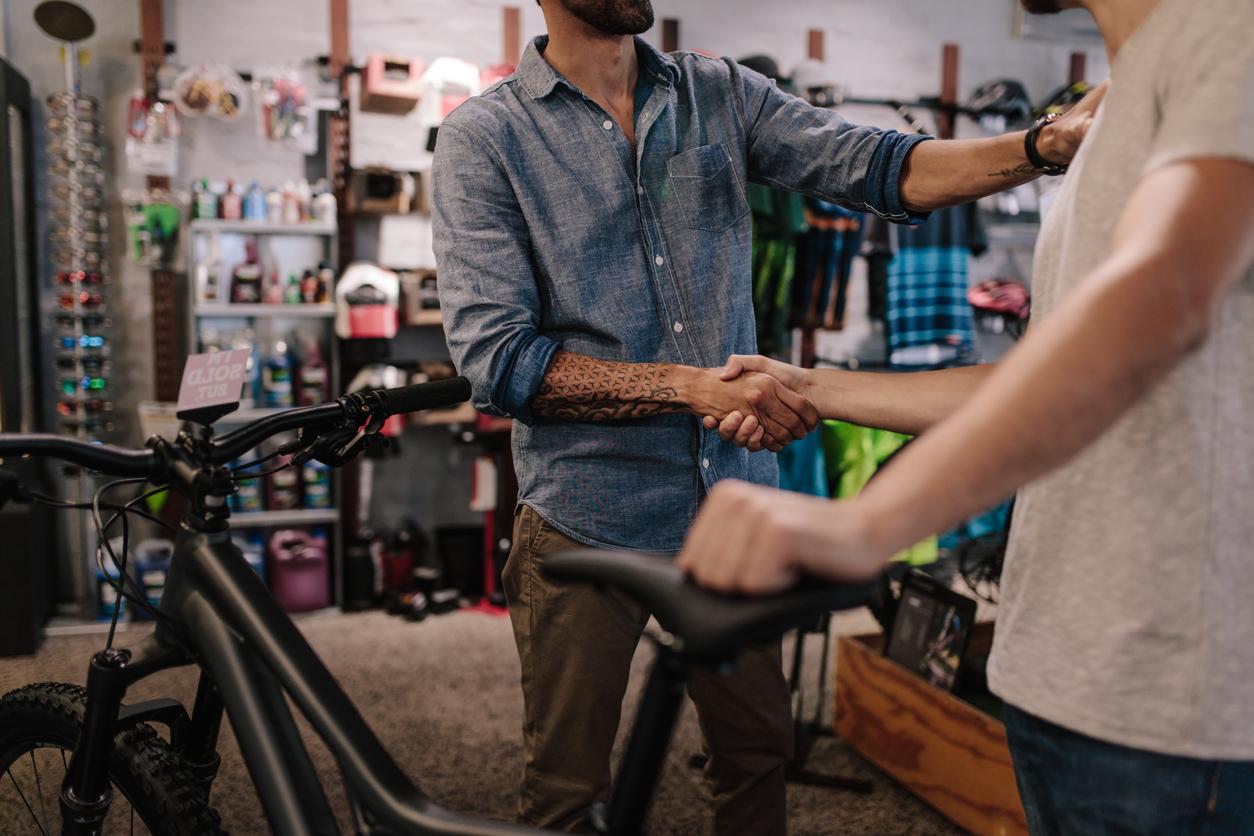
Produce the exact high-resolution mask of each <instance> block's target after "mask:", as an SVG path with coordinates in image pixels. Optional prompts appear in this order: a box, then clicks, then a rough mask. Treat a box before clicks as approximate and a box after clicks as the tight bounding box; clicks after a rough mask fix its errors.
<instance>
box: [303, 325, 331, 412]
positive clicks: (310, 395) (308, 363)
mask: <svg viewBox="0 0 1254 836" xmlns="http://www.w3.org/2000/svg"><path fill="white" fill-rule="evenodd" d="M303 355H304V356H303V357H302V360H301V364H300V372H299V374H298V375H297V386H296V403H297V404H298V405H300V406H317V405H318V404H320V403H322V402H324V401H325V400H326V399H327V378H328V375H327V362H326V360H324V359H323V357H322V348H321V346H319V345H318V341H317V340H309V341H307V342H306V343H305V346H304V352H303Z"/></svg>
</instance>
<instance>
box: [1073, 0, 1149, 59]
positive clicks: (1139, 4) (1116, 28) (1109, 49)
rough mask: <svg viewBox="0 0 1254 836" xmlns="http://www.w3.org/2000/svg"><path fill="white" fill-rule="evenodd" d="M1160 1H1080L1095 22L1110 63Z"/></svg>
mask: <svg viewBox="0 0 1254 836" xmlns="http://www.w3.org/2000/svg"><path fill="white" fill-rule="evenodd" d="M1160 2H1162V0H1080V5H1081V6H1083V7H1084V8H1086V9H1088V11H1089V14H1091V15H1093V19H1094V20H1096V21H1097V28H1098V30H1099V31H1100V32H1101V33H1102V40H1104V41H1105V42H1106V55H1107V57H1109V58H1110V60H1111V61H1114V60H1115V56H1116V55H1118V54H1119V50H1120V49H1122V48H1123V45H1124V44H1125V43H1127V42H1128V38H1130V37H1132V33H1133V32H1135V31H1136V30H1137V29H1139V28H1140V26H1141V24H1142V23H1144V22H1145V18H1147V17H1149V15H1150V12H1152V11H1154V7H1156V6H1157V5H1158V4H1159V3H1160Z"/></svg>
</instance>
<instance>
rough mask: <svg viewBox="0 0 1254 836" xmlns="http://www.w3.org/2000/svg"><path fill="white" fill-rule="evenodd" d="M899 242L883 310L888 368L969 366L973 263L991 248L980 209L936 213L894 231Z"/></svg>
mask: <svg viewBox="0 0 1254 836" xmlns="http://www.w3.org/2000/svg"><path fill="white" fill-rule="evenodd" d="M895 238H896V254H895V255H894V257H893V259H892V261H891V262H890V263H889V265H888V294H887V309H886V311H885V318H886V322H887V329H888V346H889V364H890V365H891V366H893V367H895V368H910V369H918V368H935V367H940V366H948V365H959V364H962V363H965V362H970V361H971V358H972V356H973V354H974V349H975V324H974V319H973V317H972V314H971V305H970V303H969V302H968V301H967V286H968V283H969V282H968V272H969V266H970V259H971V256H972V255H980V254H981V253H983V252H984V251H985V250H986V249H987V248H988V242H987V239H986V237H985V232H984V225H983V223H982V221H981V220H980V214H979V209H978V208H977V206H976V204H974V203H969V204H967V205H965V206H955V207H950V208H947V209H942V210H940V211H938V212H934V213H933V214H932V217H931V218H930V219H929V220H928V221H927V222H926V223H924V224H920V225H918V226H913V227H900V228H898V229H896V230H895Z"/></svg>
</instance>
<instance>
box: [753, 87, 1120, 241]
mask: <svg viewBox="0 0 1254 836" xmlns="http://www.w3.org/2000/svg"><path fill="white" fill-rule="evenodd" d="M731 72H732V85H733V90H734V94H733V103H734V104H735V105H736V107H737V109H738V111H739V113H740V114H741V118H742V119H743V121H744V127H745V135H746V136H745V140H746V143H747V151H748V169H749V178H750V179H751V180H753V181H754V182H758V183H763V184H765V185H768V186H774V187H777V188H783V189H787V190H790V191H796V192H802V193H805V194H811V195H815V196H817V197H820V198H822V199H824V200H827V201H830V202H833V203H839V204H842V205H844V206H847V207H849V208H852V209H856V210H858V211H869V212H875V213H876V214H878V215H880V216H881V217H884V218H888V219H889V220H893V221H897V222H910V223H917V222H919V221H922V220H923V219H924V217H925V216H926V213H927V212H929V211H931V210H933V209H939V208H942V207H944V206H952V205H955V204H960V203H968V202H970V201H972V200H974V199H976V198H979V197H983V196H984V195H988V194H993V193H995V192H999V191H1002V190H1003V189H1007V188H1010V187H1011V186H1016V185H1018V184H1020V183H1025V182H1027V181H1029V180H1032V179H1034V178H1035V177H1037V176H1038V175H1037V173H1036V171H1035V170H1034V169H1033V168H1032V167H1031V166H1030V165H1029V164H1028V161H1027V155H1026V153H1025V152H1024V147H1023V138H1024V133H1025V132H1023V131H1019V132H1016V133H1010V134H1005V135H1003V136H999V137H993V138H988V139H964V140H932V139H931V138H930V137H926V136H923V135H921V134H904V133H899V132H897V131H885V130H881V129H879V128H872V127H868V126H861V125H854V124H851V123H850V122H848V121H847V120H845V119H844V118H843V117H841V116H840V114H838V113H837V112H835V111H834V110H827V109H824V108H817V107H812V106H811V105H809V104H808V103H806V102H805V101H804V100H803V99H800V98H798V97H797V96H792V95H789V94H787V93H785V92H783V91H782V90H780V89H779V88H778V87H776V86H775V85H774V84H773V83H772V82H771V81H770V80H768V79H767V78H765V77H764V76H762V75H761V74H759V73H756V72H754V71H753V70H748V69H745V68H742V67H736V68H734V69H732V71H731ZM1105 91H1106V85H1105V84H1103V85H1100V86H1099V87H1098V88H1097V89H1096V90H1094V91H1093V92H1091V93H1090V94H1089V95H1088V96H1086V97H1085V99H1084V100H1083V101H1082V102H1080V103H1079V104H1077V105H1076V106H1075V107H1074V108H1072V110H1071V111H1070V112H1068V113H1067V114H1066V115H1064V116H1062V117H1061V118H1059V119H1057V120H1056V121H1055V122H1053V123H1052V124H1051V125H1048V126H1046V127H1045V128H1044V129H1042V131H1041V133H1040V135H1039V137H1038V143H1037V148H1038V150H1039V151H1040V152H1041V153H1042V154H1043V155H1044V157H1045V159H1046V160H1048V161H1049V162H1053V163H1058V164H1067V163H1070V162H1071V158H1072V156H1073V155H1074V154H1075V151H1076V149H1077V148H1078V147H1079V145H1080V142H1081V140H1082V139H1083V138H1084V136H1085V134H1086V133H1087V132H1088V128H1089V125H1090V123H1091V122H1092V119H1093V114H1094V113H1095V112H1096V110H1097V107H1098V105H1099V104H1100V103H1101V100H1102V96H1103V95H1104V94H1105ZM925 140H928V141H925Z"/></svg>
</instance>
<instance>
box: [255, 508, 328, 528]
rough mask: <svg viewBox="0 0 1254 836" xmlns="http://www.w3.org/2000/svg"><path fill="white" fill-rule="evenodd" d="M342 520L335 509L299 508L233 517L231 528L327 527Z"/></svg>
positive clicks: (257, 512) (256, 512)
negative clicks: (277, 526)
mask: <svg viewBox="0 0 1254 836" xmlns="http://www.w3.org/2000/svg"><path fill="white" fill-rule="evenodd" d="M339 520H340V512H339V510H338V509H335V508H314V509H309V508H298V509H296V510H294V511H249V512H247V513H244V512H241V513H238V514H232V515H231V528H269V527H270V526H276V525H327V524H328V523H336V522H339Z"/></svg>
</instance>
